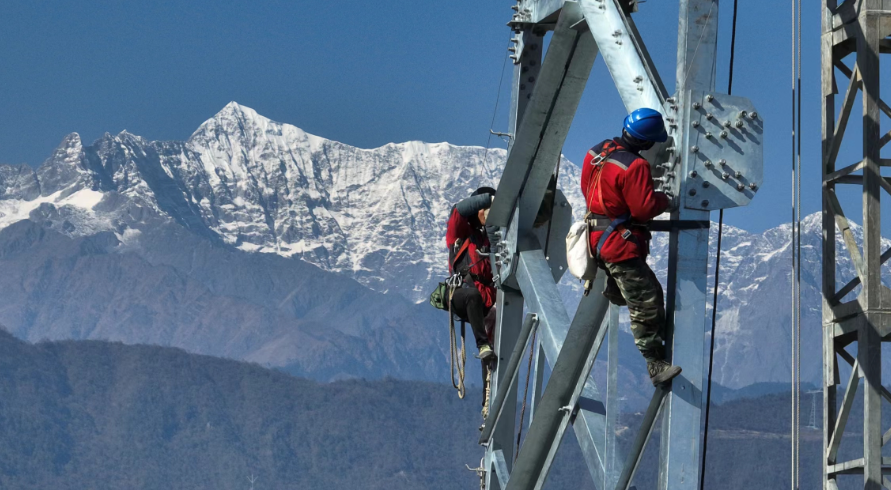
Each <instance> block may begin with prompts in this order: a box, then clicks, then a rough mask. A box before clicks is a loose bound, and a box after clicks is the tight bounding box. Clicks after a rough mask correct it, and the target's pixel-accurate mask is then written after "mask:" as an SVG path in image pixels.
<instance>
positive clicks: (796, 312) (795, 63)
mask: <svg viewBox="0 0 891 490" xmlns="http://www.w3.org/2000/svg"><path fill="white" fill-rule="evenodd" d="M791 228H792V237H791V240H790V248H791V250H792V277H790V282H791V283H792V328H791V331H792V366H791V373H792V414H791V416H792V417H791V419H792V438H791V439H792V440H791V444H792V461H791V465H792V468H791V473H792V482H791V483H792V489H793V490H798V489H799V488H800V486H801V478H800V467H801V465H800V461H801V459H800V447H801V445H800V441H801V430H800V429H801V0H798V3H797V5H796V0H792V225H791Z"/></svg>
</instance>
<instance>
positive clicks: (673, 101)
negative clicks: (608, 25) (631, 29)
mask: <svg viewBox="0 0 891 490" xmlns="http://www.w3.org/2000/svg"><path fill="white" fill-rule="evenodd" d="M617 32H618V31H617ZM677 101H678V100H677V99H675V98H674V97H669V98H667V99H665V102H668V103H669V104H674V103H675V102H677Z"/></svg>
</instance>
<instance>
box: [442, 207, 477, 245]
mask: <svg viewBox="0 0 891 490" xmlns="http://www.w3.org/2000/svg"><path fill="white" fill-rule="evenodd" d="M472 231H473V230H471V228H470V223H468V222H467V219H466V218H464V217H463V216H461V214H460V213H458V210H457V209H455V208H452V214H451V216H449V225H448V228H446V248H451V247H452V245H454V244H455V240H457V239H459V238H460V239H462V240H466V239H467V238H468V237H470V233H471V232H472Z"/></svg>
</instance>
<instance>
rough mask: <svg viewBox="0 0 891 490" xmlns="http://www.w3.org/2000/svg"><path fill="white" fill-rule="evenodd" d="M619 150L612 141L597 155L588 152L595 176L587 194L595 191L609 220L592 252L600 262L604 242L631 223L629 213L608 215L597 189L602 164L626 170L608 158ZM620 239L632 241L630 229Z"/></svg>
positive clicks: (601, 193) (599, 190)
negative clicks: (620, 228)
mask: <svg viewBox="0 0 891 490" xmlns="http://www.w3.org/2000/svg"><path fill="white" fill-rule="evenodd" d="M619 149H620V147H619V145H617V144H616V143H615V142H613V141H609V142H607V143H605V144H604V145H603V150H602V151H601V152H600V153H599V154H595V153H594V149H593V148H591V149H590V150H588V153H589V154H592V155H595V156H594V158H593V159H592V160H591V165H594V167H595V169H594V172H595V174H594V175H593V176H592V177H591V178H592V179H593V180H592V183H591V185H589V189H590V190H589V194H590V193H591V192H593V191H595V190H596V191H597V200H598V202H599V204H600V207H601V209H603V214H604V215H606V217H607V218H608V219H609V220H610V224H609V226H608V227H607V228H606V229H605V230H604V231H603V233H602V234H601V235H600V241H598V242H597V248H596V249H595V250H594V257H595V258H596V259H597V260H601V258H600V250H601V249H602V248H603V245H604V244H605V243H606V240H607V239H609V237H610V236H611V235H612V234H613V233H615V232H616V230H618V228H619V227H620V226H623V225H625V224H626V223H628V222H630V221H631V213H630V212H627V213H625V214H622V215H621V216H611V215H610V212H609V209H607V207H606V204H605V203H604V202H603V191H602V190H601V189H600V188H599V187H600V180H601V179H600V178H601V176H602V175H603V164H604V163H611V164H613V165H616V166H617V167H619V168H621V169H622V170H628V166H627V165H625V164H623V163H621V162H619V161H617V160H615V159H613V158H610V156H612V154H613V153H615V152H617V151H619ZM586 201H587V196H586ZM589 214H591V213H590V211H589ZM586 221H587V220H586ZM589 231H590V223H589ZM622 238H623V239H625V240H632V239H634V235H633V234H632V233H631V229H630V228H629V227H627V226H625V229H624V230H622Z"/></svg>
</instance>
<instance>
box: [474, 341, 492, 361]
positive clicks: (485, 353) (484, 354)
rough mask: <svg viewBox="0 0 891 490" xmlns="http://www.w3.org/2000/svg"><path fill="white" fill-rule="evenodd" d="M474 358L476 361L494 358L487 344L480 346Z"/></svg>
mask: <svg viewBox="0 0 891 490" xmlns="http://www.w3.org/2000/svg"><path fill="white" fill-rule="evenodd" d="M476 357H477V359H481V360H483V361H485V360H488V359H490V358H492V357H495V351H493V350H492V347H491V346H490V345H489V344H483V345H481V346H480V353H479V355H477V356H476Z"/></svg>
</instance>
